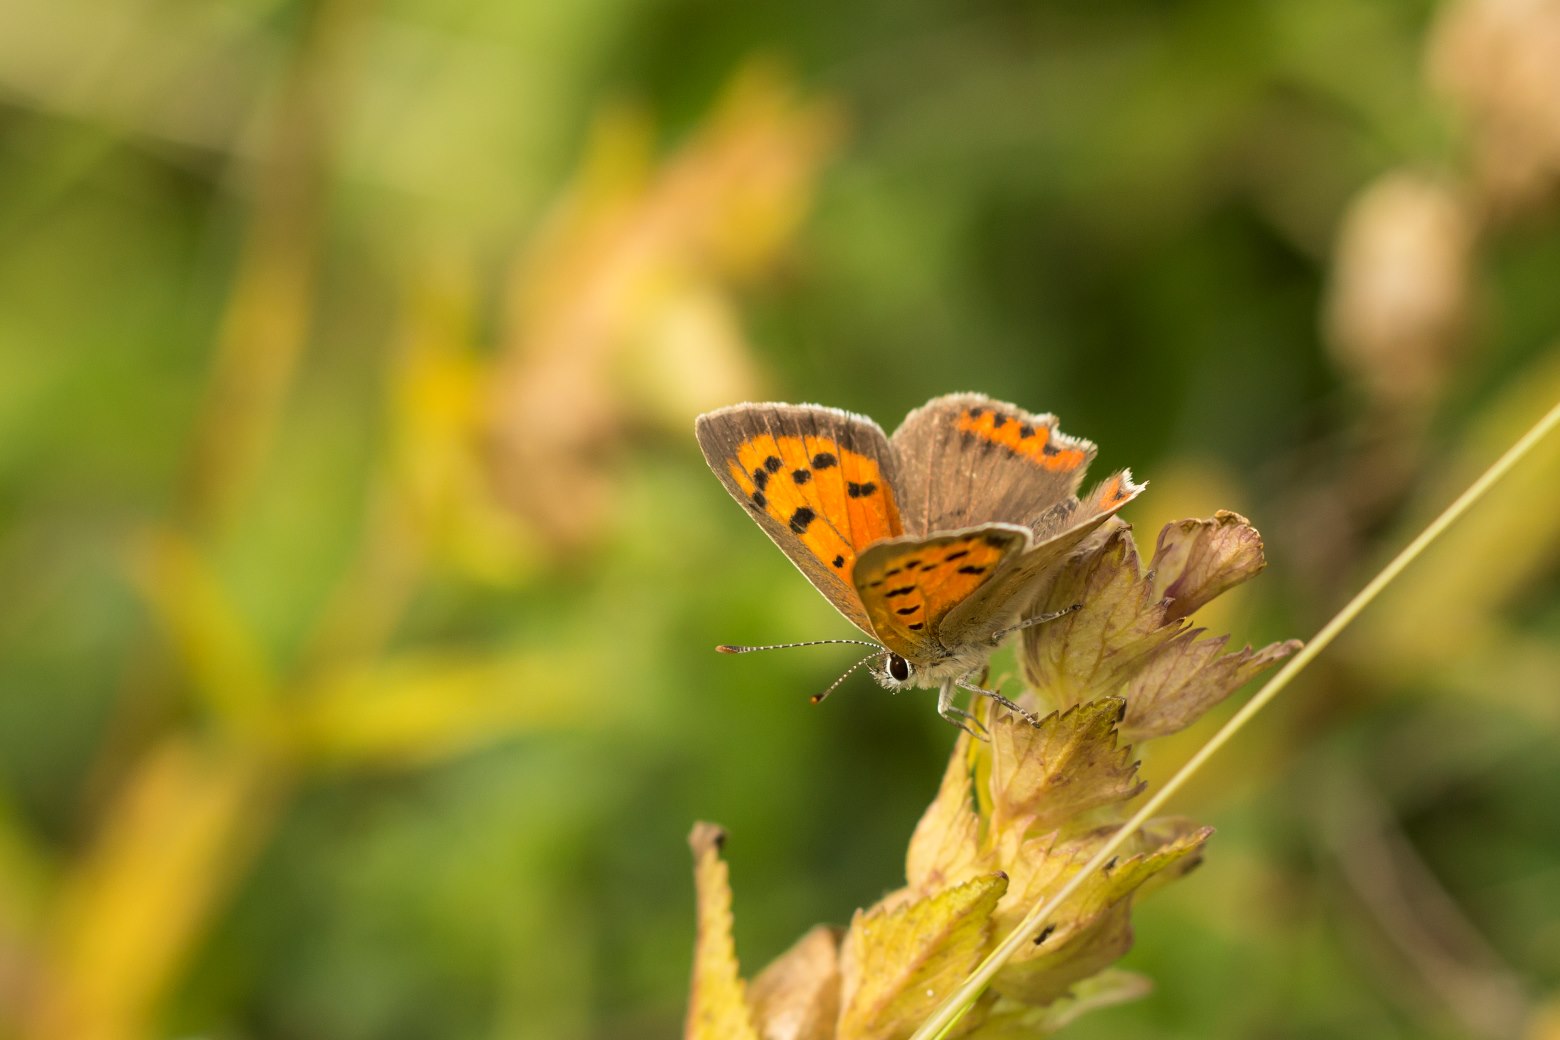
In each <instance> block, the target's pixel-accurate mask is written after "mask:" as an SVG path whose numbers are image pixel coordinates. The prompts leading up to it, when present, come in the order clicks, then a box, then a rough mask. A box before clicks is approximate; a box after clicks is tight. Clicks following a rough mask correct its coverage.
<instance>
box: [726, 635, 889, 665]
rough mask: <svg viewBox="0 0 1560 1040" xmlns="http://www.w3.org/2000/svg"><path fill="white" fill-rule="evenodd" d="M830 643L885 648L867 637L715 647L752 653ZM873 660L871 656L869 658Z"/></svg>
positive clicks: (735, 651) (731, 652) (731, 651)
mask: <svg viewBox="0 0 1560 1040" xmlns="http://www.w3.org/2000/svg"><path fill="white" fill-rule="evenodd" d="M830 643H854V644H855V645H856V646H871V647H877V649H879V650H881V649H883V648H882V647H881V646H878V644H876V643H869V642H867V641H866V640H865V639H809V640H807V641H806V642H805V643H774V644H771V645H769V646H734V645H732V644H730V643H722V644H721V645H720V646H717V647H716V648H715V652H716V653H719V654H751V653H752V652H753V651H754V650H790V649H792V648H793V647H798V646H826V645H828V644H830ZM867 660H869V661H870V660H871V658H870V657H869V658H867Z"/></svg>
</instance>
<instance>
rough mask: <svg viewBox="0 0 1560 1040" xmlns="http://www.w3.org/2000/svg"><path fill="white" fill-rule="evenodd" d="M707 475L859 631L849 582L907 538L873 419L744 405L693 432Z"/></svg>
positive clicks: (863, 618)
mask: <svg viewBox="0 0 1560 1040" xmlns="http://www.w3.org/2000/svg"><path fill="white" fill-rule="evenodd" d="M694 429H695V433H696V434H697V436H698V440H699V447H700V448H701V449H703V451H704V458H705V460H706V461H707V462H708V463H709V465H710V469H711V470H713V471H714V473H715V475H716V476H717V477H719V478H720V481H721V483H722V484H724V485H725V487H726V490H727V491H728V492H730V494H731V497H732V498H734V499H736V500H737V501H738V502H739V503H741V504H742V505H743V506H745V507H746V508H747V510H748V513H749V515H751V516H752V517H753V519H754V520H756V521H757V522H758V525H759V526H760V527H762V528H763V529H764V531H765V533H767V534H768V535H769V537H770V538H771V539H772V540H773V541H774V543H775V544H776V545H778V546H779V547H780V550H781V551H782V552H784V553H785V554H786V556H788V557H790V559H791V562H793V563H795V564H796V566H797V567H798V568H799V569H800V570H801V572H802V573H803V574H805V575H806V576H807V578H808V580H809V581H811V582H812V583H813V584H814V585H816V586H817V587H818V590H819V591H820V592H822V593H823V594H824V596H825V597H827V598H828V600H829V602H830V603H833V604H834V606H835V608H836V609H838V610H839V612H840V613H842V614H844V615H845V616H846V617H847V618H849V619H850V620H851V621H852V622H853V623H854V624H855V625H856V626H857V627H858V628H860V629H861V630H862V631H864V632H866V633H868V634H869V635H870V634H872V632H873V629H872V624H871V622H870V620H869V619H868V617H867V613H866V610H865V608H864V606H863V605H862V602H861V597H860V596H859V595H858V594H857V592H856V589H855V588H854V587H853V586H852V584H851V582H850V576H851V574H852V572H853V571H854V569H855V567H856V560H857V557H858V555H859V554H860V553H861V551H862V550H863V549H865V548H866V547H867V546H869V545H871V544H872V543H873V542H877V541H881V540H883V539H885V538H894V537H897V536H898V535H899V534H901V533H902V532H903V526H902V525H901V523H900V519H899V506H898V502H897V499H896V497H895V491H894V488H895V481H896V479H897V471H896V469H895V464H894V453H893V450H892V449H891V448H890V447H889V443H888V438H887V437H886V436H885V435H884V434H883V431H882V429H880V428H879V427H878V425H877V424H876V423H874V422H873V421H872V420H870V419H867V418H865V417H862V416H858V415H852V414H850V413H849V412H843V411H840V410H839V409H835V408H823V407H820V406H817V405H788V404H740V405H735V406H733V407H730V408H722V409H720V410H719V411H715V412H710V413H708V414H706V415H701V416H699V418H698V420H697V422H696V423H695V426H694Z"/></svg>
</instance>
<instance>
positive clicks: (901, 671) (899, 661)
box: [888, 654, 910, 682]
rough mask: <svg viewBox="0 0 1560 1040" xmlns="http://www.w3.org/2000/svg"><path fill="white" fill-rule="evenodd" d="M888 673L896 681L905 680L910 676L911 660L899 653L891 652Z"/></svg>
mask: <svg viewBox="0 0 1560 1040" xmlns="http://www.w3.org/2000/svg"><path fill="white" fill-rule="evenodd" d="M888 674H889V677H890V678H892V679H893V680H894V681H895V682H905V681H906V680H908V679H909V678H910V662H909V661H906V660H905V659H904V658H903V657H900V656H899V655H898V654H889V655H888Z"/></svg>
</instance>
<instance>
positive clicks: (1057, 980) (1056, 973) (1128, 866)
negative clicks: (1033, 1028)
mask: <svg viewBox="0 0 1560 1040" xmlns="http://www.w3.org/2000/svg"><path fill="white" fill-rule="evenodd" d="M1169 829H1171V830H1172V832H1173V831H1174V830H1175V829H1178V828H1174V827H1172V828H1169ZM1212 833H1213V831H1212V829H1211V828H1207V827H1202V828H1198V829H1196V830H1193V831H1189V832H1185V833H1180V834H1178V835H1176V836H1175V837H1173V838H1172V839H1171V840H1169V841H1166V842H1165V843H1164V844H1161V845H1159V846H1157V847H1155V848H1152V849H1149V850H1147V851H1144V852H1139V853H1136V854H1133V855H1129V856H1125V857H1123V858H1122V859H1120V860H1119V861H1117V862H1115V863H1114V864H1112V865H1111V866H1110V867H1108V868H1106V869H1102V870H1099V871H1097V872H1095V873H1094V874H1092V875H1090V876H1089V877H1088V879H1086V880H1085V881H1084V882H1083V884H1082V886H1081V887H1080V888H1079V889H1078V891H1076V892H1074V893H1073V894H1072V895H1071V896H1070V897H1069V898H1068V899H1067V901H1066V902H1064V903H1063V904H1062V905H1061V906H1060V907H1058V908H1057V910H1056V912H1055V913H1054V914H1053V915H1052V916H1051V918H1050V920H1048V921H1046V922H1045V923H1044V924H1043V925H1042V926H1041V927H1042V930H1044V934H1045V939H1044V941H1043V942H1041V943H1039V944H1031V945H1028V946H1025V947H1024V948H1023V949H1022V950H1021V951H1020V952H1019V953H1018V954H1016V955H1015V956H1014V957H1013V959H1012V960H1011V961H1009V962H1008V965H1007V967H1005V968H1004V969H1003V971H1002V972H1001V973H1000V974H999V975H998V976H997V981H996V982H995V983H994V984H993V986H994V988H995V989H996V990H997V991H998V992H999V993H1002V994H1003V995H1005V996H1009V997H1013V998H1014V999H1022V1000H1025V1001H1028V1002H1031V1003H1033V1002H1036V1001H1038V1000H1050V999H1054V998H1055V997H1056V996H1059V995H1061V994H1062V993H1063V992H1065V991H1066V989H1067V987H1068V986H1070V985H1072V984H1073V983H1074V982H1076V981H1077V980H1079V979H1081V978H1085V977H1087V976H1088V975H1091V974H1093V973H1094V972H1095V971H1097V970H1099V969H1100V968H1101V967H1104V966H1105V965H1107V964H1109V963H1111V962H1112V961H1114V960H1115V959H1116V957H1118V956H1120V955H1121V953H1123V952H1125V946H1122V945H1121V944H1122V943H1123V942H1124V941H1125V942H1127V943H1128V944H1130V938H1131V932H1130V929H1129V928H1128V927H1127V915H1128V913H1129V910H1130V905H1129V897H1130V896H1131V895H1133V893H1135V892H1136V891H1138V890H1139V889H1140V888H1142V887H1143V886H1144V885H1145V883H1147V882H1149V881H1150V880H1151V879H1153V878H1154V877H1155V876H1156V875H1158V874H1160V873H1162V872H1171V871H1176V872H1181V873H1184V872H1185V870H1186V869H1187V867H1188V865H1189V864H1191V863H1194V862H1195V861H1196V860H1197V859H1198V858H1199V857H1200V856H1201V854H1202V848H1203V846H1204V845H1205V844H1206V843H1207V841H1208V838H1209V836H1210V835H1211V834H1212ZM1110 834H1111V830H1110V829H1109V828H1107V829H1102V830H1100V831H1097V832H1095V833H1093V834H1089V835H1086V836H1084V837H1082V838H1078V839H1073V840H1069V841H1057V840H1056V839H1055V838H1054V837H1047V838H1033V839H1030V840H1028V841H1025V842H1023V843H1022V844H1020V845H1019V846H1018V847H1017V849H1016V851H1015V852H1014V853H1013V854H1012V855H1011V857H1010V858H1004V859H1003V860H1002V862H1003V864H1004V865H1005V866H1006V867H1008V869H1009V871H1010V873H1011V874H1012V884H1011V886H1010V888H1009V892H1008V895H1007V897H1006V898H1004V899H1003V900H1002V901H1001V903H1000V904H999V906H998V908H997V912H996V914H995V915H994V917H995V922H996V928H997V931H998V932H999V933H1001V934H1005V933H1006V932H1007V931H1008V930H1009V929H1012V928H1015V927H1017V926H1018V925H1019V924H1020V922H1021V921H1022V919H1023V917H1024V915H1025V914H1027V913H1028V912H1029V910H1030V909H1031V908H1032V907H1034V905H1035V904H1036V903H1038V902H1039V901H1041V900H1042V899H1045V898H1046V897H1047V896H1048V895H1049V894H1050V893H1052V892H1055V891H1057V890H1058V889H1059V888H1061V886H1062V885H1064V884H1066V883H1067V881H1068V880H1069V879H1071V878H1072V876H1073V875H1074V874H1075V873H1077V871H1078V870H1079V869H1080V868H1081V867H1082V866H1083V864H1084V863H1085V862H1087V861H1088V859H1089V858H1090V857H1091V856H1092V855H1093V853H1094V850H1095V849H1097V848H1099V846H1100V844H1101V843H1102V842H1103V841H1105V840H1106V839H1107V838H1108V837H1109V836H1110ZM1116 917H1119V918H1120V921H1119V922H1118V921H1116V920H1115V919H1116ZM1110 951H1114V952H1110ZM1107 952H1108V953H1109V955H1108V956H1107V955H1106V954H1107ZM1084 968H1087V969H1088V970H1087V971H1085V970H1083V969H1084Z"/></svg>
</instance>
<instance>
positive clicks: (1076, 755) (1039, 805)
mask: <svg viewBox="0 0 1560 1040" xmlns="http://www.w3.org/2000/svg"><path fill="white" fill-rule="evenodd" d="M1124 707H1125V704H1124V702H1122V701H1121V700H1119V699H1117V698H1113V697H1108V698H1105V699H1102V700H1097V701H1092V702H1090V703H1088V704H1080V705H1077V706H1075V707H1072V708H1068V709H1067V710H1066V711H1063V712H1052V713H1051V714H1050V715H1048V716H1047V717H1046V718H1045V719H1043V720H1042V721H1041V723H1040V725H1039V726H1032V725H1030V724H1029V723H1028V722H1026V721H1025V720H1023V719H1021V718H1019V717H1017V716H1015V715H1010V714H1000V715H998V716H996V717H994V718H993V719H992V720H991V723H990V729H991V748H990V756H991V779H990V785H991V800H992V827H993V828H1001V827H1003V826H1006V825H1007V824H1008V823H1009V822H1010V821H1017V822H1018V826H1019V828H1020V829H1021V830H1025V831H1028V830H1033V829H1040V830H1049V829H1051V828H1054V827H1059V826H1061V825H1062V824H1064V823H1066V822H1067V821H1069V820H1071V819H1073V818H1074V817H1076V816H1078V815H1079V814H1080V813H1083V812H1085V811H1087V810H1089V809H1094V808H1098V807H1099V806H1102V805H1110V804H1112V803H1114V802H1121V801H1125V800H1127V799H1128V798H1131V797H1133V796H1134V795H1136V794H1137V793H1138V792H1139V791H1141V790H1142V789H1143V784H1142V782H1141V781H1139V780H1138V779H1137V763H1135V762H1133V761H1132V760H1131V749H1130V748H1118V747H1117V746H1116V723H1117V722H1118V721H1119V720H1120V719H1121V713H1122V710H1123V708H1124Z"/></svg>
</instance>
